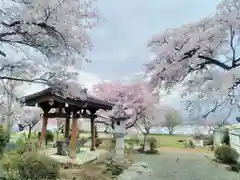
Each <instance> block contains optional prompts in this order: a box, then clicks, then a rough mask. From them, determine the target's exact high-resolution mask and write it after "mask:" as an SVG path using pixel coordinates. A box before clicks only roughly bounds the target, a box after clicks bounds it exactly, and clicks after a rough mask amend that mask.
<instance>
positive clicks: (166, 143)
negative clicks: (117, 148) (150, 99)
mask: <svg viewBox="0 0 240 180" xmlns="http://www.w3.org/2000/svg"><path fill="white" fill-rule="evenodd" d="M17 134H18V133H13V134H12V138H14V137H17V136H19V135H17ZM98 135H99V137H101V139H109V138H110V137H109V136H106V135H105V134H104V133H98ZM34 136H36V135H35V134H34V133H33V134H32V137H34ZM90 136H91V133H85V132H81V133H80V138H88V137H90ZM149 137H154V138H156V139H157V142H158V143H157V147H158V148H161V147H172V148H184V141H185V140H187V139H188V138H190V136H187V135H166V134H150V135H148V138H149ZM55 138H56V137H55ZM59 139H64V135H63V134H59ZM136 139H139V145H140V144H142V143H143V136H142V135H141V134H140V135H128V136H127V137H126V142H132V143H135V142H136ZM179 140H182V141H183V142H179Z"/></svg>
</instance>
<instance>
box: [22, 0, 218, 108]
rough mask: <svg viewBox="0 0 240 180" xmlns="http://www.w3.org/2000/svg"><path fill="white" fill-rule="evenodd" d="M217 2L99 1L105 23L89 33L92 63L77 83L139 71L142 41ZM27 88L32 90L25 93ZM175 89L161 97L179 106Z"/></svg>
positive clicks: (144, 52) (143, 55)
mask: <svg viewBox="0 0 240 180" xmlns="http://www.w3.org/2000/svg"><path fill="white" fill-rule="evenodd" d="M217 2H218V0H201V1H200V0H198V1H197V0H167V1H166V0H164V1H163V0H148V1H147V0H118V1H117V0H99V1H98V4H99V10H100V12H101V14H102V16H103V17H104V18H105V19H106V22H103V23H102V24H101V25H100V26H99V27H97V28H96V29H94V30H93V31H92V32H91V37H92V42H93V44H94V46H95V47H94V49H93V51H92V52H90V53H89V56H88V57H89V59H91V60H92V63H90V64H85V65H84V66H83V68H82V73H81V76H80V81H81V83H83V84H85V85H86V87H87V88H91V86H92V85H93V84H95V83H97V82H98V81H100V80H103V79H107V80H110V79H122V78H126V77H131V76H133V75H135V74H138V73H140V72H143V64H144V63H146V62H147V61H148V59H149V56H150V54H149V52H148V50H147V48H146V43H147V42H148V40H150V39H151V36H152V35H154V34H156V33H159V32H161V31H163V30H165V29H167V28H174V27H179V26H181V25H182V24H185V23H188V22H191V21H196V20H198V19H200V18H203V17H206V16H207V15H208V14H211V13H213V12H214V11H215V6H216V4H217ZM35 90H36V88H35ZM37 90H39V89H38V88H37ZM30 91H32V89H28V91H27V92H30ZM177 91H178V90H176V93H174V94H173V95H170V96H167V97H164V98H163V99H162V100H163V101H164V102H166V103H167V104H170V105H173V106H175V108H177V109H179V108H181V107H180V105H179V102H180V94H179V93H178V92H177Z"/></svg>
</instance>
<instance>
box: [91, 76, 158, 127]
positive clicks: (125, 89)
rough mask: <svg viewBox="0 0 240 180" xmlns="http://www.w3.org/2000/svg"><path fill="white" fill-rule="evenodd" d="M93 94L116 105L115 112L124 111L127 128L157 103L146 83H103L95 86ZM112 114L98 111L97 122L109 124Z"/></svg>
mask: <svg viewBox="0 0 240 180" xmlns="http://www.w3.org/2000/svg"><path fill="white" fill-rule="evenodd" d="M93 93H94V94H95V95H96V96H97V97H99V98H101V99H103V100H105V101H108V102H110V103H113V104H117V106H116V107H115V108H116V109H117V111H120V109H122V110H124V114H123V116H126V117H127V116H129V118H128V119H127V120H126V122H125V123H126V127H127V128H131V127H133V126H134V124H135V123H136V121H137V120H138V118H139V116H140V114H141V113H142V112H143V111H144V110H146V109H147V108H148V107H149V106H151V105H153V104H155V103H157V102H158V97H157V96H154V95H153V94H152V92H151V91H150V88H149V87H148V84H147V83H136V84H123V83H121V82H120V81H111V82H107V81H105V82H101V83H99V84H97V85H95V86H94V87H93ZM119 108H120V109H119ZM121 112H122V111H121ZM113 113H114V112H113V111H111V112H104V111H99V112H98V113H97V114H98V115H99V116H100V117H99V119H98V121H100V122H106V123H108V124H111V122H110V120H109V119H110V117H111V116H113ZM106 118H108V120H107V121H106Z"/></svg>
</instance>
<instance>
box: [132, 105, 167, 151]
mask: <svg viewBox="0 0 240 180" xmlns="http://www.w3.org/2000/svg"><path fill="white" fill-rule="evenodd" d="M160 112H161V111H160V110H159V109H158V108H156V107H149V108H148V109H146V110H145V111H144V112H143V113H142V115H141V120H139V123H137V124H136V126H137V128H138V129H139V130H140V131H141V133H142V134H143V136H144V138H143V150H145V148H146V140H147V136H148V135H149V134H150V130H151V129H152V128H153V127H157V126H159V125H160V124H161V123H162V122H163V118H162V117H161V116H160V114H161V113H160Z"/></svg>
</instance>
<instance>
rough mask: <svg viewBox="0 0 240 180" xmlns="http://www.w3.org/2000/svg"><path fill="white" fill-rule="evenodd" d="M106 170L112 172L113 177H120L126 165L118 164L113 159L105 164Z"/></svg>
mask: <svg viewBox="0 0 240 180" xmlns="http://www.w3.org/2000/svg"><path fill="white" fill-rule="evenodd" d="M105 165H106V168H107V169H106V170H107V171H110V172H111V173H112V175H113V176H118V175H119V174H121V173H122V172H123V171H124V165H122V164H117V163H116V162H115V161H114V160H113V159H112V158H110V159H108V160H107V161H106V162H105Z"/></svg>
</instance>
